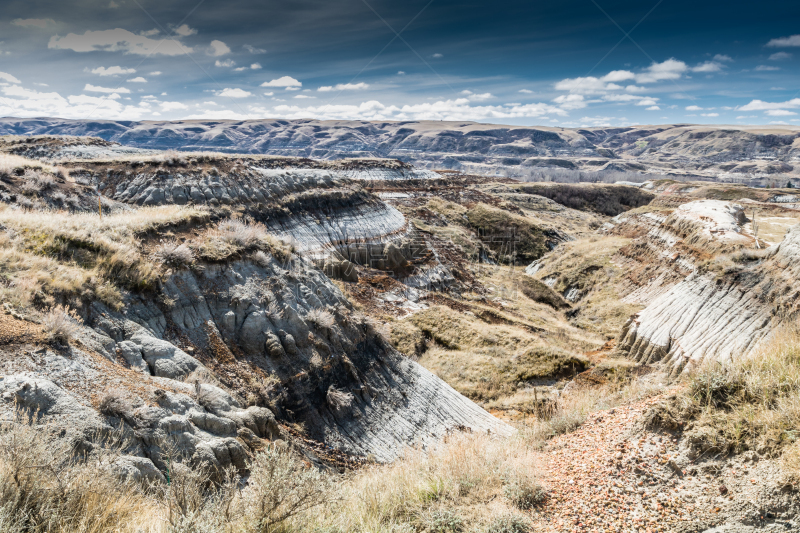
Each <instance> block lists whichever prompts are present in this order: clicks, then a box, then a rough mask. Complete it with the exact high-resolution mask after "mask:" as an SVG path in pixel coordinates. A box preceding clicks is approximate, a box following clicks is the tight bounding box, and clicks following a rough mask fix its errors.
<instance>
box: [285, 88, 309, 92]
mask: <svg viewBox="0 0 800 533" xmlns="http://www.w3.org/2000/svg"><path fill="white" fill-rule="evenodd" d="M286 90H287V91H299V90H300V87H287V88H286ZM304 90H306V91H307V90H308V89H304Z"/></svg>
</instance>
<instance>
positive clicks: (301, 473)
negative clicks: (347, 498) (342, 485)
mask: <svg viewBox="0 0 800 533" xmlns="http://www.w3.org/2000/svg"><path fill="white" fill-rule="evenodd" d="M331 488H332V484H331V480H330V479H329V478H328V477H327V476H325V475H323V474H322V473H321V472H320V471H319V470H316V469H315V468H310V467H308V468H307V467H306V466H305V465H304V464H303V463H301V462H300V461H299V460H297V459H296V458H295V457H293V456H292V455H291V453H290V452H287V451H283V450H278V449H276V448H270V449H268V450H267V451H266V452H262V453H258V454H256V456H255V458H254V460H253V462H252V463H251V465H250V478H249V487H248V493H247V494H246V495H245V499H246V501H247V504H248V521H249V526H250V529H251V531H253V532H254V533H270V532H272V531H275V530H276V528H277V526H279V525H280V524H282V523H284V522H285V521H286V520H288V519H289V518H291V517H293V516H295V515H298V514H300V513H303V512H306V511H308V510H310V509H313V508H315V507H318V506H321V505H325V504H327V503H329V500H330V495H331Z"/></svg>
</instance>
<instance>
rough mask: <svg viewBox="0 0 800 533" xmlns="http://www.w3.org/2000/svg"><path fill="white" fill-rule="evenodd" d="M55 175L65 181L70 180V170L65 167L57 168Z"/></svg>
mask: <svg viewBox="0 0 800 533" xmlns="http://www.w3.org/2000/svg"><path fill="white" fill-rule="evenodd" d="M55 175H56V176H57V177H58V178H59V179H62V180H64V181H67V180H68V179H69V170H67V169H66V168H64V167H56V168H55Z"/></svg>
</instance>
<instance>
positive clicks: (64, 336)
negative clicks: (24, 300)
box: [42, 305, 83, 344]
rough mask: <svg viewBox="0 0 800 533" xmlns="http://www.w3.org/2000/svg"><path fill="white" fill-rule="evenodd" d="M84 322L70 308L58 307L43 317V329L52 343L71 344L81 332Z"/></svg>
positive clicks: (51, 309)
mask: <svg viewBox="0 0 800 533" xmlns="http://www.w3.org/2000/svg"><path fill="white" fill-rule="evenodd" d="M82 324H83V320H81V318H80V317H79V316H78V313H76V312H75V310H74V309H70V308H69V306H64V305H56V306H55V307H52V308H50V310H49V311H48V312H47V313H45V315H44V317H42V329H43V331H44V334H45V337H46V338H47V339H48V340H49V341H51V342H58V343H60V344H69V341H70V340H72V338H73V337H74V336H75V334H76V333H78V331H79V330H80V328H81V326H82Z"/></svg>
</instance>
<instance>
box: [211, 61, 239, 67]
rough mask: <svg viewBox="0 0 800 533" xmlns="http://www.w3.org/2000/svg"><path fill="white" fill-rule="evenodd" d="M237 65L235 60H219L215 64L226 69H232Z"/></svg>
mask: <svg viewBox="0 0 800 533" xmlns="http://www.w3.org/2000/svg"><path fill="white" fill-rule="evenodd" d="M235 65H236V61H234V60H233V59H225V60H224V61H220V60H219V59H217V60H216V62H215V63H214V66H215V67H224V68H231V67H233V66H235Z"/></svg>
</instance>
